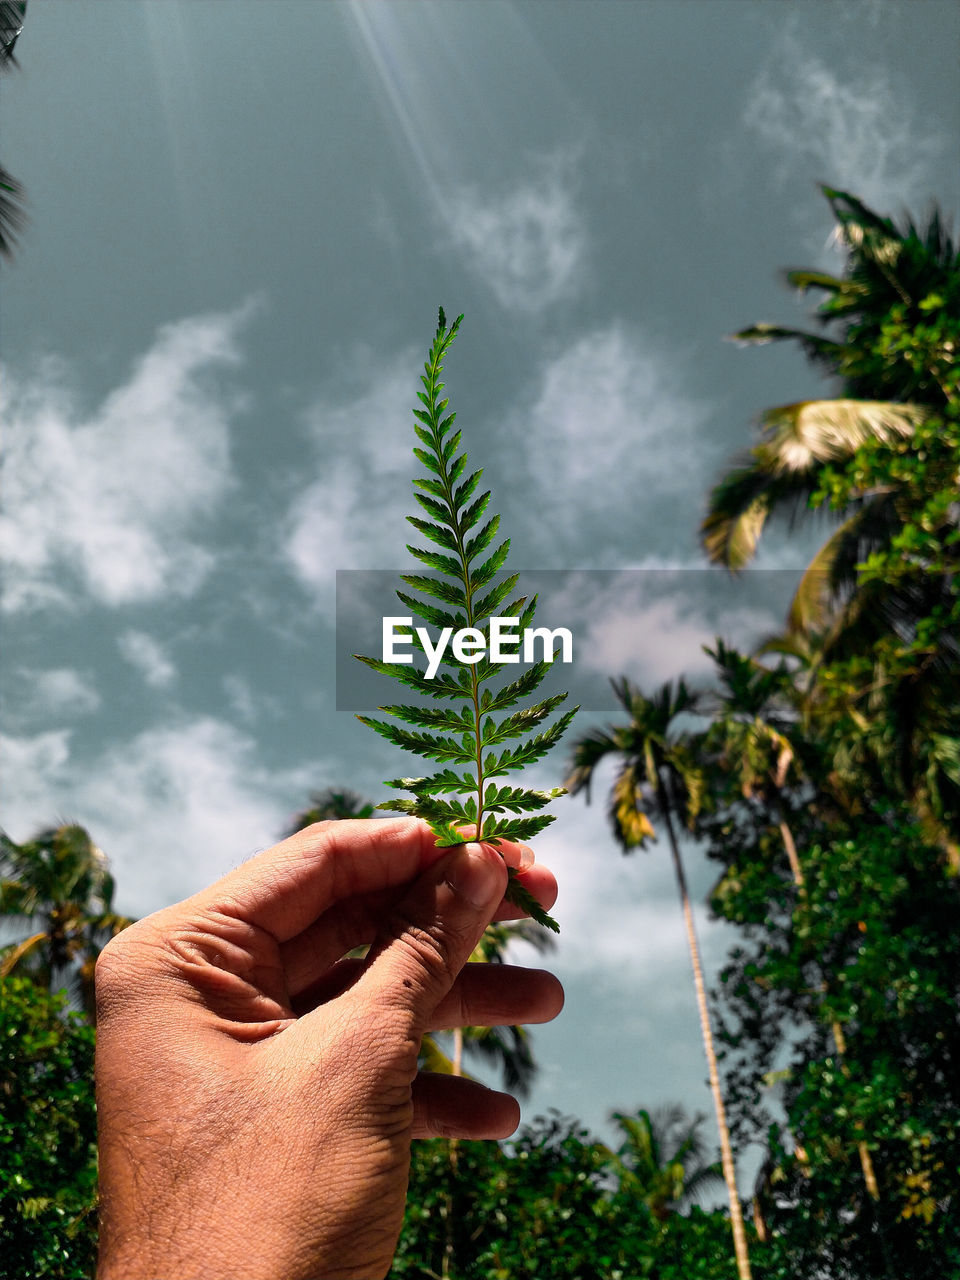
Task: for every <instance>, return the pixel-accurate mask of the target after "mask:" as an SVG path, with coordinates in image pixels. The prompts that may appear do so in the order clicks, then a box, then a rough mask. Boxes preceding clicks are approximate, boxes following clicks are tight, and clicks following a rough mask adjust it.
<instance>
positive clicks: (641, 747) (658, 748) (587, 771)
mask: <svg viewBox="0 0 960 1280" xmlns="http://www.w3.org/2000/svg"><path fill="white" fill-rule="evenodd" d="M611 685H612V686H613V691H614V693H615V694H616V697H617V699H618V701H619V702H620V704H621V706H622V707H623V708H624V710H625V711H626V712H627V714H628V715H629V717H630V719H629V721H628V723H627V724H625V725H615V726H610V727H609V728H607V729H594V730H591V731H590V732H589V733H587V734H585V735H584V737H582V738H580V739H579V741H578V742H577V743H576V744H575V746H574V749H573V760H572V768H571V772H570V775H569V777H568V779H567V782H566V786H567V787H568V789H569V790H570V791H571V793H572V794H574V795H576V794H577V792H579V791H583V792H585V796H586V799H587V802H588V803H589V800H590V785H591V783H592V781H593V775H594V772H595V770H596V768H597V766H598V765H599V764H600V762H601V761H602V760H604V759H606V758H607V757H608V756H613V757H614V758H616V759H618V760H619V763H620V767H619V771H618V773H617V777H616V780H615V782H614V784H613V788H612V791H611V794H610V807H609V816H610V822H611V826H612V828H613V834H614V837H615V838H616V840H617V843H618V844H619V845H620V847H621V849H622V850H623V852H624V853H631V852H632V851H633V850H634V849H636V848H642V847H643V846H644V845H645V844H646V842H647V841H648V840H656V838H657V837H656V832H655V829H654V825H653V821H652V820H651V815H652V816H653V817H656V818H658V819H659V820H660V821H662V823H663V827H664V829H665V830H666V833H667V840H668V842H669V845H670V852H671V856H672V858H673V869H674V873H675V875H676V878H677V887H678V889H679V891H680V903H681V907H682V910H683V920H684V925H685V927H686V932H687V943H688V946H689V948H690V961H691V964H692V966H693V981H694V987H695V989H696V997H697V1007H698V1009H699V1013H700V1027H701V1031H702V1033H703V1047H704V1052H705V1054H706V1058H707V1068H708V1071H709V1075H710V1090H711V1093H712V1095H713V1105H714V1109H715V1111H716V1117H717V1128H718V1130H719V1133H720V1151H721V1164H722V1167H723V1177H724V1181H725V1182H726V1185H727V1194H728V1197H729V1200H730V1221H731V1227H732V1229H733V1244H734V1251H735V1254H736V1259H737V1274H738V1276H739V1277H740V1280H750V1275H751V1272H750V1259H749V1255H748V1252H747V1238H746V1233H745V1231H744V1226H743V1213H742V1210H741V1206H740V1197H739V1194H738V1192H737V1180H736V1170H735V1167H734V1161H733V1151H732V1149H731V1145H730V1131H729V1129H728V1127H727V1121H726V1116H725V1113H724V1106H723V1094H722V1092H721V1089H720V1074H719V1071H718V1069H717V1055H716V1051H715V1049H714V1044H713V1032H712V1029H711V1026H710V1013H709V1009H708V1006H707V993H706V986H705V984H704V980H703V967H702V965H701V962H700V947H699V944H698V942H697V932H696V927H695V925H694V919H693V908H692V906H691V903H690V893H689V890H688V888H687V877H686V872H685V871H684V867H683V860H682V858H681V856H680V846H679V844H678V842H677V835H676V830H675V825H674V824H675V819H682V820H684V821H685V822H686V823H687V824H688V825H689V824H691V823H692V822H693V820H694V819H695V818H696V815H697V813H698V812H699V809H700V804H701V799H702V795H703V774H702V771H701V769H700V767H699V765H698V763H697V759H696V754H695V752H694V750H693V746H692V743H691V742H690V739H689V735H687V734H685V733H683V732H678V731H677V729H676V721H677V720H678V718H680V717H681V716H684V715H695V714H697V713H698V711H699V700H698V699H697V697H696V695H694V694H693V693H692V692H691V691H690V690H689V689H688V688H687V685H686V683H685V682H684V681H683V680H682V679H681V680H679V681H677V684H676V688H674V686H673V684H672V683H670V682H668V683H667V684H664V685H662V686H661V687H660V688H659V689H658V690H657V691H656V692H655V693H654V694H653V696H652V697H650V698H647V697H645V696H644V695H643V694H642V693H641V692H640V690H639V689H637V688H636V687H635V686H634V685H633V684H631V682H630V681H629V680H628V679H626V677H621V678H620V679H618V680H617V679H615V680H612V681H611Z"/></svg>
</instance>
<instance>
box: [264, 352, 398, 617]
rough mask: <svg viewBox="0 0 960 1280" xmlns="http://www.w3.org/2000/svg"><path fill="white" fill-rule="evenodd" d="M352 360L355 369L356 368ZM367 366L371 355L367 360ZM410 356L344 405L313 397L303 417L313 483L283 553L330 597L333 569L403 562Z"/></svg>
mask: <svg viewBox="0 0 960 1280" xmlns="http://www.w3.org/2000/svg"><path fill="white" fill-rule="evenodd" d="M361 363H362V362H361V360H360V357H359V356H358V360H357V365H358V367H359V366H360V365H361ZM365 363H367V364H369V363H370V361H369V358H366V359H365ZM417 368H418V361H417V357H416V354H415V353H414V352H412V351H405V352H403V353H402V354H401V355H399V356H397V357H396V358H395V359H394V360H392V361H391V362H389V363H388V364H387V365H386V366H385V367H384V368H383V369H382V370H381V372H380V373H379V374H378V375H376V376H375V377H374V379H373V381H372V384H371V386H370V389H369V390H368V391H365V392H363V393H362V394H361V395H360V396H358V397H356V398H354V399H350V400H342V399H340V400H338V399H336V398H333V397H332V396H331V397H328V398H324V399H321V400H318V401H317V402H316V403H315V404H314V405H313V406H312V408H311V409H310V411H309V413H308V415H307V426H308V429H309V432H310V435H311V437H312V439H313V443H314V448H315V452H316V462H315V464H314V466H313V468H312V470H313V471H314V472H315V473H317V479H316V480H315V481H314V482H313V483H312V484H310V485H309V486H308V487H307V488H306V489H304V490H302V491H301V492H300V493H299V494H297V496H296V497H295V499H294V501H293V503H292V504H291V508H290V512H289V515H288V517H287V521H286V526H285V531H284V536H283V555H284V558H285V559H286V561H287V563H288V564H289V565H290V566H291V568H292V569H293V571H294V573H295V574H296V576H297V577H298V578H299V579H300V580H301V582H302V583H303V584H304V585H305V586H307V587H309V588H310V589H312V590H314V591H323V592H328V591H329V590H330V588H331V587H332V585H333V581H334V573H335V571H336V570H337V569H361V568H364V569H372V568H392V567H394V566H395V565H397V564H400V563H406V562H407V561H408V559H409V556H408V553H407V552H406V550H405V543H406V541H407V539H408V537H409V536H410V535H411V534H412V530H411V529H410V526H409V525H408V524H407V522H406V520H405V519H404V516H405V515H406V514H407V513H408V512H409V511H410V510H411V504H412V498H411V497H410V481H411V479H412V476H413V470H414V466H415V463H414V459H413V454H412V452H411V449H410V441H411V440H412V438H413V432H412V428H411V421H412V415H411V406H412V405H414V404H415V403H416V393H417V390H418V389H419V383H418V382H417V376H416V374H415V373H412V372H411V370H415V369H417Z"/></svg>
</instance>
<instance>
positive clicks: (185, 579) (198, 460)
mask: <svg viewBox="0 0 960 1280" xmlns="http://www.w3.org/2000/svg"><path fill="white" fill-rule="evenodd" d="M250 311H251V307H250V306H245V307H242V308H240V309H239V310H237V311H234V312H231V313H227V314H211V315H206V316H198V317H193V318H190V319H186V320H181V321H178V322H177V323H175V324H170V325H167V326H165V327H164V328H162V329H161V330H160V331H159V332H158V334H157V337H156V339H155V341H154V343H153V345H152V347H151V348H150V349H149V351H147V352H146V354H145V355H143V356H142V357H141V358H140V359H139V360H138V361H137V363H136V365H135V367H134V369H133V371H132V373H131V375H130V378H129V379H128V381H127V382H126V383H124V385H122V386H120V387H118V388H117V389H116V390H114V391H112V392H111V393H110V394H109V395H108V396H107V397H106V399H105V400H104V401H103V403H102V404H101V405H100V406H99V407H98V408H97V409H96V410H95V411H94V413H93V414H92V415H90V416H89V417H85V416H84V414H83V412H82V410H81V409H80V407H79V403H78V400H77V397H76V395H75V394H74V393H73V391H72V390H71V389H70V388H69V387H68V386H67V379H66V377H65V374H64V369H63V367H62V366H61V365H60V364H59V363H58V362H56V361H47V362H46V363H45V364H44V365H43V366H42V367H41V368H40V370H39V371H38V373H36V374H35V375H33V376H32V377H29V378H27V379H12V378H10V377H9V376H8V379H7V381H8V407H7V431H6V448H5V457H4V462H3V490H4V513H3V515H2V516H0V543H2V547H3V554H4V557H5V561H6V582H5V588H4V606H5V608H6V609H8V610H16V609H26V608H31V607H33V608H36V607H42V606H43V605H46V604H51V603H55V604H58V605H61V606H67V605H71V604H73V603H74V602H75V600H76V596H77V582H78V581H79V584H80V585H81V587H82V588H83V589H84V590H85V591H86V592H87V593H88V594H89V596H90V597H92V598H93V599H94V600H96V601H98V602H100V603H102V604H107V605H123V604H128V603H132V602H142V601H147V600H153V599H157V598H160V597H163V596H165V595H168V594H173V595H179V596H189V595H191V594H192V593H193V592H195V591H196V590H197V588H198V587H199V585H200V583H201V582H202V581H203V579H204V578H205V576H206V575H207V574H208V572H209V571H210V568H211V566H212V564H213V560H214V557H213V554H212V553H211V552H210V550H208V549H207V548H205V547H203V546H202V545H201V544H200V543H199V542H198V540H197V536H196V535H197V533H198V532H199V531H200V529H201V528H202V526H203V524H204V522H205V521H206V520H207V519H208V517H209V516H210V514H211V512H212V511H213V510H214V509H215V508H216V506H217V504H218V503H219V502H220V500H221V499H222V498H223V497H224V495H225V494H226V493H227V492H228V491H229V489H230V488H231V486H232V484H233V483H234V480H233V475H232V472H231V465H230V447H229V421H230V417H231V414H232V413H233V412H234V411H235V410H236V409H237V408H238V403H239V402H238V400H237V398H236V397H235V396H230V395H226V394H224V392H223V391H222V390H221V389H220V388H218V387H217V386H215V385H214V384H213V383H212V382H211V380H210V378H209V375H210V373H211V371H212V370H214V369H216V368H218V367H222V366H236V365H237V364H238V363H239V359H240V357H239V352H238V349H237V342H236V337H237V331H238V329H239V328H240V326H241V325H242V323H243V322H244V321H245V319H246V318H247V316H248V315H249V314H250Z"/></svg>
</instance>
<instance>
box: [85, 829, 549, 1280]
mask: <svg viewBox="0 0 960 1280" xmlns="http://www.w3.org/2000/svg"><path fill="white" fill-rule="evenodd" d="M501 852H502V854H503V857H501ZM531 857H532V855H530V852H529V850H525V849H522V848H521V847H520V846H518V845H510V846H504V847H503V848H502V850H500V851H496V850H494V849H493V848H491V847H490V846H486V845H476V844H472V845H469V846H467V847H463V846H461V847H459V848H457V849H454V850H446V849H437V848H435V846H434V842H433V836H432V835H431V833H430V830H429V828H428V827H427V826H426V824H425V823H421V822H419V821H417V820H415V819H408V818H404V819H398V820H395V821H380V820H373V819H367V820H360V819H357V820H348V821H342V822H326V823H319V824H317V825H316V826H312V827H308V828H306V830H304V831H301V832H298V833H297V835H295V836H292V837H291V838H290V839H288V840H285V841H283V842H282V843H281V844H278V845H276V846H275V847H274V848H272V849H268V850H267V851H266V852H264V853H261V854H259V855H257V856H256V857H254V858H252V859H250V860H249V861H248V862H246V863H245V864H244V865H243V866H241V867H239V868H238V869H237V870H236V871H233V872H232V873H231V874H229V875H227V876H225V877H224V878H223V879H222V880H219V881H218V882H217V883H216V884H214V885H212V886H211V887H210V888H209V889H205V890H204V891H203V892H201V893H198V894H196V895H194V896H193V897H192V898H188V899H187V900H186V901H185V902H181V903H179V904H177V905H176V906H172V907H168V908H166V909H165V910H163V911H158V912H156V913H155V914H153V915H151V916H147V917H146V918H145V919H143V920H140V921H139V922H138V923H136V924H134V925H132V926H131V927H130V928H128V929H126V930H124V931H123V933H121V934H119V935H118V936H117V937H116V938H115V939H114V940H113V941H111V942H110V944H109V945H108V946H107V947H106V948H105V949H104V951H103V953H102V955H101V957H100V960H99V962H98V964H97V973H96V979H97V1061H96V1075H97V1112H98V1122H99V1126H100V1185H101V1254H100V1268H99V1271H98V1276H99V1280H147V1278H149V1280H201V1278H202V1280H374V1278H375V1277H382V1276H384V1275H385V1274H386V1272H387V1271H388V1269H389V1267H390V1263H391V1260H392V1258H393V1253H394V1249H395V1248H396V1242H397V1238H398V1236H399V1232H400V1226H401V1223H402V1219H403V1209H404V1200H405V1194H406V1185H407V1177H408V1172H409V1162H410V1140H411V1138H414V1137H432V1136H436V1135H443V1136H446V1137H458V1138H503V1137H507V1136H508V1135H509V1134H511V1133H512V1132H513V1130H514V1129H515V1128H516V1126H517V1124H518V1123H519V1114H520V1113H519V1107H518V1106H517V1103H516V1101H515V1100H514V1099H513V1098H511V1097H510V1096H509V1095H507V1094H503V1093H498V1092H496V1091H494V1090H491V1089H487V1088H485V1087H484V1086H483V1085H480V1084H477V1083H475V1082H472V1081H469V1080H465V1079H458V1078H454V1077H452V1076H440V1075H429V1074H420V1075H418V1073H417V1053H418V1048H419V1045H420V1039H421V1036H422V1035H423V1034H424V1033H425V1032H429V1031H436V1030H441V1029H449V1028H452V1027H457V1026H470V1025H492V1026H497V1025H510V1024H519V1023H529V1022H544V1021H547V1020H549V1019H550V1018H553V1017H555V1016H556V1014H557V1013H559V1011H560V1008H561V1006H562V1004H563V992H562V989H561V987H560V984H559V983H558V982H557V980H556V979H555V978H554V977H552V975H550V974H548V973H545V972H543V971H540V970H531V969H522V968H514V967H512V966H506V965H485V964H467V961H468V958H469V956H470V954H471V952H472V951H473V949H474V947H475V946H476V944H477V942H478V941H479V939H480V936H481V934H482V933H483V930H484V928H485V926H486V925H487V924H488V923H489V922H490V921H491V920H492V919H498V920H499V919H512V918H517V916H519V915H520V914H521V913H520V912H519V911H518V910H517V909H516V908H515V907H513V906H511V905H510V904H508V903H504V902H503V901H502V899H503V893H504V890H505V888H506V884H507V871H506V867H505V865H504V862H505V861H506V862H508V863H509V864H510V865H512V866H515V867H519V866H521V864H523V863H527V862H529V861H530V860H531ZM524 883H525V884H526V885H527V887H528V888H529V889H530V891H531V892H532V893H533V894H534V895H535V896H536V897H537V898H538V900H540V901H541V902H542V903H543V905H544V906H545V907H547V908H548V909H549V907H550V906H552V905H553V902H554V901H555V899H556V892H557V890H556V881H555V880H554V878H553V876H552V875H551V874H550V873H549V872H548V871H546V870H545V869H543V868H541V867H537V866H529V867H528V868H527V869H525V870H524ZM365 943H369V944H372V945H371V947H370V951H369V954H368V956H367V958H366V960H363V961H349V960H343V959H342V957H343V956H344V955H345V953H346V952H348V951H349V950H351V949H352V948H354V947H357V946H360V945H361V944H365Z"/></svg>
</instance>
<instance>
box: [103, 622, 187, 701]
mask: <svg viewBox="0 0 960 1280" xmlns="http://www.w3.org/2000/svg"><path fill="white" fill-rule="evenodd" d="M117 648H118V649H119V650H120V656H121V657H122V658H125V659H126V661H127V662H129V663H130V665H131V666H132V667H135V668H136V669H137V670H138V671H139V672H140V674H141V675H142V676H143V678H144V680H145V681H146V682H147V684H148V685H150V687H151V688H153V689H164V688H166V686H167V685H170V684H172V683H173V681H174V680H176V678H177V669H176V667H175V666H174V665H173V663H172V662H171V661H170V659H169V658H168V657H167V654H166V651H165V650H164V648H163V646H162V645H161V644H159V643H158V641H156V640H154V638H153V636H150V635H147V633H146V632H145V631H134V630H133V629H131V630H129V631H124V633H123V635H121V636H120V637H119V639H118V640H117Z"/></svg>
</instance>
